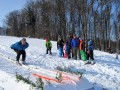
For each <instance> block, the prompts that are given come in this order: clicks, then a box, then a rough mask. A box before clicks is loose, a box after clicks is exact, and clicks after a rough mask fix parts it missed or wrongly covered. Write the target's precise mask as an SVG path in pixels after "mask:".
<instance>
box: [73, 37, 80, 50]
mask: <svg viewBox="0 0 120 90" xmlns="http://www.w3.org/2000/svg"><path fill="white" fill-rule="evenodd" d="M79 44H80V40H79V38H73V39H72V41H71V47H72V48H74V47H79Z"/></svg>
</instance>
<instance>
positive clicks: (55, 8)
mask: <svg viewBox="0 0 120 90" xmlns="http://www.w3.org/2000/svg"><path fill="white" fill-rule="evenodd" d="M4 22H5V26H6V28H7V35H13V36H17V37H23V36H30V37H35V38H45V37H48V38H50V39H51V40H57V37H58V35H61V36H62V38H63V39H64V40H66V38H67V36H68V34H73V33H76V34H77V36H78V37H80V38H83V39H84V40H85V41H86V40H88V39H91V40H93V42H94V45H95V48H96V49H99V50H103V51H105V50H106V49H107V48H108V47H111V49H112V50H113V51H114V52H117V53H119V52H120V0H29V1H28V2H27V3H26V5H25V7H24V8H23V9H22V10H20V11H18V10H16V11H12V12H10V13H9V14H8V15H7V16H6V18H5V20H4Z"/></svg>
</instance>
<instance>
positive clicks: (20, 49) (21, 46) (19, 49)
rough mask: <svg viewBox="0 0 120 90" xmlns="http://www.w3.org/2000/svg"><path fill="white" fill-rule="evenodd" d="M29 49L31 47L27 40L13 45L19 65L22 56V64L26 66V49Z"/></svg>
mask: <svg viewBox="0 0 120 90" xmlns="http://www.w3.org/2000/svg"><path fill="white" fill-rule="evenodd" d="M28 47H29V44H28V43H27V42H26V39H25V38H23V39H22V40H21V41H19V42H16V43H15V44H12V45H11V49H13V50H14V51H15V52H16V53H17V56H16V62H17V63H19V59H20V56H21V55H22V64H25V58H26V52H25V49H26V48H28Z"/></svg>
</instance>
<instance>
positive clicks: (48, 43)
mask: <svg viewBox="0 0 120 90" xmlns="http://www.w3.org/2000/svg"><path fill="white" fill-rule="evenodd" d="M45 40H46V42H45V46H46V54H48V51H49V53H50V54H52V52H51V48H52V43H51V41H50V40H49V39H48V38H46V39H45Z"/></svg>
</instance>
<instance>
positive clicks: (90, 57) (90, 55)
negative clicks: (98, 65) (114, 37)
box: [87, 51, 94, 60]
mask: <svg viewBox="0 0 120 90" xmlns="http://www.w3.org/2000/svg"><path fill="white" fill-rule="evenodd" d="M89 59H90V60H94V58H93V51H90V52H89V53H87V60H89Z"/></svg>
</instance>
